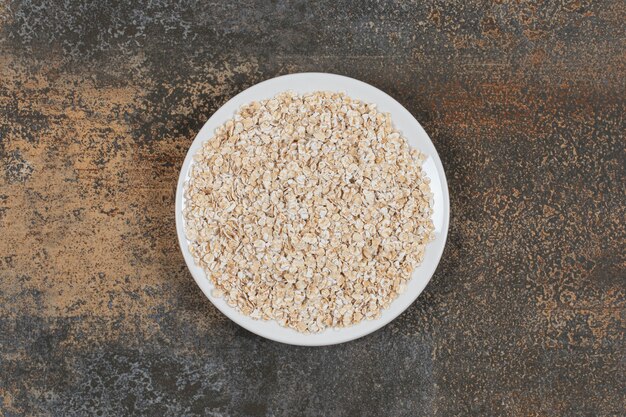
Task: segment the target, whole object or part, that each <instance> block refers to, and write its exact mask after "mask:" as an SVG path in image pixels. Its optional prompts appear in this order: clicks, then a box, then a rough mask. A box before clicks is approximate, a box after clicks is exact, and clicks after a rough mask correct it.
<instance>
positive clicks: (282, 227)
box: [184, 92, 433, 332]
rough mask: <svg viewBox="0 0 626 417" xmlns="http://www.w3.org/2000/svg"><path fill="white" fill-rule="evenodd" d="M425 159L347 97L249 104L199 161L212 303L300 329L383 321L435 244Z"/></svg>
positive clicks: (196, 232) (194, 183) (196, 242)
mask: <svg viewBox="0 0 626 417" xmlns="http://www.w3.org/2000/svg"><path fill="white" fill-rule="evenodd" d="M424 159H425V156H424V155H423V154H421V153H420V152H419V151H417V150H415V149H410V148H409V146H408V144H407V142H406V140H405V139H404V138H402V137H401V135H400V134H399V133H398V132H397V131H396V130H395V129H394V127H393V125H392V121H391V118H390V116H389V115H388V114H383V113H379V112H378V111H377V110H376V107H375V106H374V105H371V104H366V103H363V102H361V101H357V100H353V99H351V98H350V97H348V96H346V95H345V94H341V93H331V92H315V93H309V94H304V95H298V94H295V93H291V92H288V93H282V94H280V95H278V96H276V97H274V98H272V99H270V100H265V101H261V102H253V103H250V104H248V105H245V106H243V107H242V108H241V109H240V110H239V112H238V113H237V114H236V115H235V117H234V118H233V119H231V120H229V121H227V122H226V123H225V124H224V125H223V126H221V127H220V128H218V129H217V130H216V132H215V135H214V137H212V138H211V139H210V140H208V141H207V142H206V143H204V145H203V147H202V149H201V150H200V151H199V152H198V153H197V154H196V155H195V156H194V163H193V165H192V168H191V173H190V178H189V180H188V182H187V183H186V184H185V186H186V188H185V194H184V196H185V209H184V219H185V229H186V230H185V231H186V235H187V238H188V240H189V242H190V245H189V250H190V251H191V254H192V255H193V257H194V259H195V261H196V263H197V264H198V265H200V266H201V267H202V268H203V269H204V271H205V272H206V274H207V276H208V277H209V279H210V280H211V281H212V282H213V284H214V285H215V290H214V292H213V295H214V296H218V297H223V298H224V299H225V300H226V301H227V302H228V304H229V305H231V306H234V307H236V308H237V309H238V310H240V311H241V312H242V313H244V314H246V315H249V316H251V317H253V318H258V319H264V320H276V321H277V322H278V323H280V324H281V325H283V326H288V327H291V328H294V329H296V330H298V331H300V332H319V331H321V330H323V329H325V328H327V327H341V326H348V325H351V324H355V323H358V322H360V321H361V320H363V319H372V318H376V317H378V316H379V315H380V313H381V310H382V309H384V308H387V307H388V306H389V305H390V303H391V302H392V301H393V300H394V299H395V298H396V297H397V296H398V294H399V293H401V292H402V291H403V290H404V288H405V286H406V284H407V282H408V281H409V280H410V278H411V273H412V271H413V270H414V269H415V267H416V266H417V265H418V264H419V263H420V262H421V260H422V258H423V255H424V248H425V245H426V244H427V243H428V242H429V241H430V240H432V239H433V224H432V221H431V215H432V194H431V192H430V187H429V180H428V178H426V177H425V175H424V173H423V172H422V169H421V163H422V161H423V160H424Z"/></svg>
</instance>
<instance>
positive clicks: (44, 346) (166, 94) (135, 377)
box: [0, 0, 626, 417]
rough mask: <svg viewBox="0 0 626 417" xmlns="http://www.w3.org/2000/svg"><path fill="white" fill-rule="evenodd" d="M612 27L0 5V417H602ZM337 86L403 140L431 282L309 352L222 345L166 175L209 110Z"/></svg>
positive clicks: (612, 359) (614, 150) (511, 17)
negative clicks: (411, 158)
mask: <svg viewBox="0 0 626 417" xmlns="http://www.w3.org/2000/svg"><path fill="white" fill-rule="evenodd" d="M625 16H626V5H625V3H624V2H622V1H619V0H612V1H594V2H592V1H589V0H573V1H572V0H564V1H559V2H552V1H548V2H540V3H539V4H537V3H535V2H527V1H524V0H509V1H507V0H500V1H493V2H483V1H478V0H463V1H443V0H441V1H439V0H438V1H397V2H392V1H386V2H371V1H365V2H356V1H355V2H350V1H345V0H340V1H318V2H307V1H285V0H277V1H271V2H253V1H239V2H206V1H194V0H184V1H183V0H175V1H169V0H168V1H165V0H152V1H148V2H126V1H100V0H85V1H64V2H61V1H46V0H38V1H33V0H25V1H14V2H11V1H9V2H2V3H1V4H0V416H3V417H8V416H22V415H28V416H48V415H49V416H121V415H146V416H161V415H164V416H166V415H167V416H200V415H209V416H245V415H249V416H338V417H342V416H372V417H374V416H411V417H413V416H487V415H489V416H497V415H502V416H513V415H515V416H594V417H595V416H618V415H623V412H624V409H626V399H625V392H626V376H625V374H626V373H625V364H626V360H625V359H624V358H625V355H626V350H625V346H624V321H625V320H624V319H625V317H626V314H625V313H626V295H625V291H626V290H625V285H624V284H625V282H626V274H625V250H624V242H625V241H626V236H625V235H626V233H625V232H626V230H625V218H626V213H625V211H626V210H625V200H624V180H625V178H624V173H625V172H624V171H625V167H626V150H625V140H624V139H625V138H624V132H625V131H626V129H625V128H626V126H625V123H624V114H625V113H626V112H625V110H626V109H625V97H626V83H625V82H624V80H625V79H626V60H625V56H626V27H625V26H624V23H623V22H624V20H625ZM300 71H323V72H333V73H338V74H345V75H348V76H352V77H355V78H358V79H361V80H363V81H366V82H368V83H370V84H372V85H374V86H376V87H379V88H381V89H383V90H385V91H387V92H388V93H390V94H391V95H392V96H394V97H395V98H397V99H398V100H399V101H400V102H401V103H402V104H403V105H404V106H405V107H406V108H407V109H409V111H411V112H412V113H413V114H414V115H415V116H416V118H417V119H418V120H419V121H420V122H421V123H422V124H423V126H424V128H425V129H426V131H427V132H428V133H429V134H430V136H431V138H432V140H433V142H434V143H435V146H436V147H437V149H438V151H439V154H440V156H441V159H442V160H443V164H444V166H445V169H446V173H447V175H448V179H449V187H450V195H451V205H452V211H451V227H450V234H449V240H448V245H447V248H446V250H445V253H444V256H443V259H442V262H441V264H440V266H439V268H438V270H437V272H436V274H435V275H434V277H433V279H432V281H431V283H430V284H429V285H428V287H427V288H426V290H425V292H424V293H423V294H422V296H421V297H420V298H419V299H418V300H417V302H415V303H414V304H413V305H412V306H411V307H410V308H409V309H408V310H407V311H406V312H405V313H404V314H403V315H402V316H400V317H399V318H398V319H397V320H395V321H394V322H392V323H391V324H390V325H388V326H386V327H384V328H383V329H381V330H380V331H378V332H376V333H374V334H372V335H370V336H367V337H364V338H362V339H360V340H357V341H354V342H351V343H347V344H343V345H339V346H332V347H326V348H302V347H292V346H286V345H281V344H278V343H274V342H271V341H267V340H264V339H262V338H259V337H257V336H255V335H253V334H251V333H248V332H247V331H245V330H243V329H241V328H239V327H238V326H237V325H235V324H234V323H232V322H230V321H229V320H228V319H227V318H226V317H225V316H223V315H222V314H221V313H219V312H218V311H217V310H216V309H215V308H214V307H213V306H212V305H211V304H210V302H209V301H208V300H206V299H205V298H204V296H203V295H202V293H201V292H200V290H199V289H198V288H197V286H196V285H195V283H194V281H193V280H192V278H191V276H190V274H189V273H188V272H187V269H186V267H185V264H184V261H183V258H182V256H181V254H180V253H179V250H178V246H177V241H176V235H175V228H174V209H173V208H174V192H175V187H176V180H177V175H178V171H179V168H180V166H181V164H182V161H183V159H184V156H185V152H186V150H187V148H188V146H189V145H190V143H191V141H192V140H193V138H194V135H195V133H196V132H197V131H198V130H199V129H200V127H201V126H202V124H203V123H204V122H205V121H206V120H207V119H208V117H209V116H210V115H211V114H212V113H213V112H214V111H215V110H216V109H217V108H219V106H220V105H221V104H223V103H224V102H225V101H226V100H228V99H229V98H230V97H231V96H233V95H234V94H236V93H237V92H239V91H241V90H243V89H244V88H246V87H248V86H250V85H253V84H255V83H257V82H259V81H262V80H265V79H268V78H271V77H275V76H278V75H281V74H287V73H292V72H300Z"/></svg>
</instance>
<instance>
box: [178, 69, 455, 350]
mask: <svg viewBox="0 0 626 417" xmlns="http://www.w3.org/2000/svg"><path fill="white" fill-rule="evenodd" d="M287 90H292V91H295V92H297V93H305V92H311V91H319V90H326V91H344V92H345V93H346V94H347V95H349V96H350V97H352V98H355V99H360V100H362V101H365V102H368V103H376V104H377V106H378V110H379V111H382V112H389V113H391V118H392V120H393V122H394V125H395V126H396V128H397V129H398V130H399V131H400V132H402V134H403V136H404V137H405V138H406V139H407V140H408V142H409V144H410V145H411V146H412V147H416V148H418V149H419V150H421V151H422V152H424V153H425V154H426V155H428V159H427V160H426V161H425V162H424V165H423V170H424V171H425V173H426V175H427V176H428V177H429V178H430V180H431V183H430V185H431V189H432V192H433V194H434V214H433V222H434V225H435V240H434V241H432V242H430V243H429V244H428V245H427V246H426V251H425V256H424V261H423V262H422V264H421V265H420V266H419V267H417V268H416V269H415V271H414V272H413V276H412V279H411V280H410V282H409V284H408V285H407V288H406V290H405V292H404V293H402V294H401V295H400V296H399V297H398V298H397V299H396V300H394V301H393V302H392V303H391V306H390V307H389V308H388V309H386V310H384V311H383V312H382V315H381V316H380V318H378V319H376V320H363V321H362V322H360V323H359V324H356V325H353V326H350V327H345V328H337V329H327V330H325V331H324V332H321V333H316V334H303V333H299V332H297V331H295V330H292V329H288V328H285V327H281V326H280V325H279V324H278V323H276V322H275V321H263V320H254V319H252V318H250V317H248V316H245V315H243V314H242V313H239V312H238V311H237V310H235V309H234V308H233V307H230V306H229V305H228V304H227V303H226V302H225V301H224V300H223V299H221V298H216V297H213V296H212V295H211V290H212V289H213V284H212V283H211V281H210V280H209V279H207V277H206V275H205V273H204V271H203V270H202V268H200V267H199V266H197V265H196V264H195V263H194V260H193V257H192V256H191V253H189V249H188V246H189V243H188V241H187V238H186V237H185V232H184V220H183V207H184V204H185V202H184V199H183V184H184V183H185V181H186V180H187V179H188V177H189V171H190V169H189V168H190V167H191V164H192V163H193V155H194V154H195V153H196V152H197V151H198V150H199V149H200V147H201V145H202V143H203V142H205V141H206V140H208V139H210V138H211V137H212V136H213V132H214V131H215V129H216V128H217V127H218V126H220V125H221V124H223V123H224V122H225V121H226V120H228V119H230V118H232V117H233V115H234V114H235V112H236V111H237V110H238V109H239V107H241V106H242V105H243V104H246V103H249V102H251V101H255V100H257V101H258V100H263V99H267V98H271V97H273V96H275V95H276V94H278V93H280V92H282V91H287ZM449 215H450V201H449V197H448V185H447V183H446V176H445V174H444V172H443V166H442V165H441V161H440V159H439V155H437V151H436V150H435V146H434V145H433V143H432V142H431V140H430V138H429V137H428V135H427V134H426V132H425V131H424V129H423V128H422V126H420V124H419V123H418V122H417V120H415V118H414V117H413V116H412V115H411V113H409V112H408V110H406V109H405V108H404V107H402V105H401V104H400V103H398V102H397V101H396V100H394V99H393V98H391V97H390V96H389V95H387V94H386V93H384V92H382V91H381V90H379V89H377V88H375V87H372V86H371V85H369V84H366V83H364V82H361V81H357V80H355V79H353V78H348V77H344V76H341V75H335V74H325V73H300V74H290V75H284V76H282V77H277V78H273V79H271V80H267V81H263V82H262V83H259V84H257V85H254V86H252V87H250V88H248V89H247V90H245V91H243V92H241V93H239V94H238V95H236V96H235V97H233V98H232V99H230V100H229V101H228V102H227V103H226V104H224V105H223V106H222V107H221V108H220V109H219V110H218V111H216V112H215V114H213V116H211V118H210V119H209V120H208V121H207V122H206V123H205V125H204V126H203V127H202V129H201V130H200V132H199V133H198V136H196V138H195V139H194V141H193V143H192V144H191V147H190V148H189V151H188V152H187V156H186V158H185V162H184V163H183V167H182V169H181V171H180V177H179V179H178V188H177V189H176V230H177V232H178V242H179V244H180V248H181V250H182V251H183V256H184V257H185V262H186V263H187V267H188V268H189V271H191V275H192V276H193V278H194V279H195V280H196V283H197V284H198V286H199V287H200V288H201V289H202V292H203V293H204V295H206V296H207V298H208V299H209V300H210V301H211V302H212V303H213V304H214V305H215V307H217V308H218V309H219V310H220V311H221V312H222V313H224V314H225V315H226V316H227V317H228V318H230V319H231V320H232V321H234V322H235V323H237V324H239V325H240V326H242V327H244V328H246V329H247V330H249V331H251V332H253V333H256V334H258V335H259V336H263V337H266V338H268V339H272V340H275V341H277V342H282V343H288V344H292V345H303V346H323V345H332V344H335V343H342V342H347V341H349V340H354V339H356V338H359V337H361V336H365V335H366V334H369V333H372V332H374V331H376V330H378V329H379V328H381V327H382V326H384V325H385V324H387V323H389V322H390V321H391V320H393V319H394V318H396V317H397V316H398V315H400V313H402V312H403V311H404V310H406V308H407V307H409V306H410V305H411V303H413V301H415V299H416V298H417V297H418V296H419V295H420V293H421V292H422V290H423V289H424V287H425V286H426V284H428V281H430V278H431V277H432V275H433V273H434V272H435V269H436V268H437V264H438V263H439V259H440V258H441V254H442V253H443V248H444V246H445V243H446V236H447V234H448V223H449Z"/></svg>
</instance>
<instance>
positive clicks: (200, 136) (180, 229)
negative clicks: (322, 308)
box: [175, 72, 450, 346]
mask: <svg viewBox="0 0 626 417" xmlns="http://www.w3.org/2000/svg"><path fill="white" fill-rule="evenodd" d="M308 77H312V78H326V79H329V80H330V79H335V80H338V81H345V82H346V83H352V84H353V85H357V86H359V87H361V88H365V89H369V90H371V91H372V92H373V93H375V94H378V95H381V96H382V97H383V98H385V99H386V100H388V101H390V102H391V103H392V104H393V105H394V106H397V107H398V111H401V112H403V113H404V114H405V117H406V116H408V117H409V118H410V122H415V124H416V125H417V126H418V127H419V129H420V130H421V132H420V133H422V134H423V135H424V136H425V138H426V139H427V141H428V142H429V144H430V148H431V149H430V150H429V151H428V152H425V151H424V150H423V149H420V150H421V151H424V153H426V154H427V156H429V157H431V158H432V159H433V161H434V164H435V168H436V171H437V174H438V176H439V180H440V183H441V191H442V194H443V195H442V197H443V206H444V216H443V219H442V220H443V224H442V228H441V236H442V243H441V244H440V246H439V247H438V248H437V249H438V250H437V253H436V254H435V256H434V257H435V258H436V261H435V262H434V266H433V267H432V271H430V272H429V273H428V277H427V279H425V280H424V281H423V285H422V286H421V288H419V289H418V291H416V292H415V294H414V295H413V296H412V297H411V300H410V302H408V303H407V304H406V306H405V307H404V308H402V309H400V310H399V311H397V312H394V313H393V314H392V315H391V316H389V317H386V318H384V319H383V318H382V317H379V318H377V319H374V320H364V321H362V322H361V323H359V324H357V325H356V326H359V325H361V324H363V323H367V324H369V325H368V326H365V328H364V330H362V331H360V332H357V333H356V334H350V335H347V336H344V337H342V336H341V335H340V333H341V331H342V330H346V329H351V328H353V327H354V326H348V327H345V328H329V329H327V330H325V331H324V332H321V333H316V334H307V333H300V332H297V331H296V330H293V329H290V330H291V331H292V332H293V333H294V337H283V336H278V335H273V334H271V333H269V334H268V333H266V332H263V331H262V330H259V328H258V327H255V326H254V325H251V324H250V323H247V322H246V320H245V319H249V317H248V316H246V315H244V314H243V313H240V312H239V311H237V310H236V309H235V308H234V307H230V306H228V305H227V304H226V303H225V302H224V303H223V305H219V304H220V303H219V301H217V302H216V301H214V300H213V297H212V296H211V295H210V288H208V287H207V285H208V286H212V285H213V284H212V282H211V280H210V279H209V278H208V277H206V274H205V273H204V271H202V275H203V276H202V277H199V276H197V275H198V274H197V273H195V272H194V267H195V268H200V267H199V266H198V265H196V264H195V261H194V260H193V257H192V256H191V253H190V252H189V249H188V248H187V247H186V246H187V245H188V244H189V241H188V240H187V237H186V236H185V233H184V219H183V214H182V209H183V198H184V196H183V194H184V183H185V181H186V179H187V177H188V173H189V170H190V168H191V165H192V163H193V156H194V154H195V153H196V152H197V149H195V148H196V147H197V146H199V145H198V143H199V144H201V143H203V142H204V141H206V140H208V139H209V138H210V137H212V136H213V132H207V131H208V130H209V129H210V128H209V125H210V124H211V122H212V121H213V119H219V118H220V117H222V113H225V111H228V110H225V109H228V108H229V107H232V106H233V103H236V102H238V101H240V100H241V99H242V97H244V96H246V95H250V94H251V93H253V92H254V90H261V89H262V88H263V87H264V86H267V84H271V83H279V82H281V81H284V80H286V79H290V78H291V79H294V78H308ZM289 90H290V88H289V87H284V88H282V89H279V90H276V91H274V92H271V94H267V95H266V96H267V97H268V98H269V97H272V96H275V95H276V94H278V93H280V92H282V91H289ZM319 90H321V91H329V89H325V88H323V87H322V88H317V89H311V91H319ZM337 91H341V90H337ZM348 95H349V96H351V97H352V95H351V94H348ZM354 98H356V99H360V98H359V97H354ZM254 100H258V99H256V98H251V99H249V100H248V101H254ZM363 101H366V100H363ZM367 101H369V100H367ZM376 104H378V103H376ZM239 107H240V105H237V106H236V109H237V108H239ZM236 109H235V111H236ZM233 115H234V113H233ZM226 117H227V118H226V119H225V120H227V119H228V115H226ZM230 117H232V115H231V116H230ZM392 118H393V113H392ZM225 120H224V121H225ZM224 121H218V122H217V125H218V126H219V125H220V124H221V123H223V122H224ZM403 136H404V135H403ZM192 151H193V152H192ZM175 218H176V234H177V238H178V245H179V248H180V250H181V252H182V254H183V258H184V259H185V264H186V266H187V270H188V271H189V273H190V274H191V276H192V277H193V279H194V281H195V282H196V285H198V287H200V290H201V291H202V292H203V294H204V295H205V297H206V298H207V299H208V300H209V301H210V302H211V304H213V305H214V306H215V307H216V308H217V309H218V310H219V311H220V312H222V314H224V315H225V316H226V317H228V318H229V319H230V320H232V321H233V322H235V323H236V324H237V325H239V326H241V327H243V328H244V329H246V330H248V331H250V332H252V333H254V334H256V335H258V336H261V337H263V338H266V339H270V340H273V341H276V342H280V343H285V344H289V345H297V346H330V345H334V344H339V343H345V342H349V341H352V340H356V339H359V338H361V337H363V336H366V335H368V334H371V333H374V332H376V331H377V330H379V329H380V328H382V327H384V326H385V325H387V324H389V323H390V322H391V321H393V320H395V319H396V318H397V317H399V316H400V315H401V314H402V313H404V312H405V311H406V310H407V309H408V308H409V307H410V306H411V305H412V304H413V303H414V302H415V300H417V298H418V297H419V296H420V295H421V294H422V292H423V291H424V288H425V287H426V286H427V285H428V283H429V282H430V280H431V279H432V277H433V275H434V274H435V272H436V270H437V268H438V266H439V263H440V261H441V257H442V256H443V252H444V250H445V246H446V243H447V237H448V230H449V224H450V196H449V190H448V182H447V178H446V175H445V170H444V169H443V164H442V162H441V159H440V157H439V153H438V152H437V149H436V148H435V145H434V143H433V142H432V140H431V139H430V136H428V134H427V133H426V131H425V130H424V128H423V127H422V125H421V124H420V123H419V121H418V120H417V119H416V118H415V117H414V116H413V114H411V112H409V111H408V110H407V109H406V108H405V107H404V106H403V105H402V104H401V103H400V102H398V101H397V100H396V99H395V98H393V97H392V96H390V95H389V94H387V93H386V92H384V91H382V90H380V89H379V88H377V87H374V86H372V85H370V84H368V83H365V82H363V81H360V80H357V79H355V78H351V77H347V76H344V75H339V74H332V73H325V72H298V73H291V74H285V75H281V76H278V77H274V78H269V79H267V80H264V81H261V82H259V83H257V84H254V85H252V86H250V87H248V88H246V89H244V90H242V91H241V92H239V93H238V94H236V95H235V96H233V97H232V98H230V99H229V100H227V101H226V102H225V103H224V104H222V105H221V106H220V107H219V108H218V109H217V110H216V111H215V112H214V113H213V114H212V115H211V116H210V117H209V118H208V119H207V121H206V122H205V123H204V124H203V126H202V128H201V129H200V130H199V131H198V133H197V134H196V136H195V137H194V139H193V141H192V142H191V143H190V144H189V148H188V149H187V153H186V154H185V159H184V160H183V163H182V165H181V168H180V173H179V176H178V182H177V186H176V196H175ZM427 250H428V245H427ZM420 265H421V264H420ZM418 268H419V266H418ZM414 273H415V270H414V271H413V274H414ZM415 278H416V277H415V276H411V280H414V279H415ZM398 298H399V297H398ZM398 298H396V299H394V300H393V301H392V304H391V305H393V303H394V302H397V301H398ZM390 309H391V306H390V307H388V308H387V309H386V310H390ZM272 322H274V323H276V322H275V321H263V320H254V321H253V323H272ZM276 325H278V323H276ZM327 332H331V333H334V337H331V338H330V340H325V338H322V339H323V340H318V339H319V338H315V337H314V336H320V335H324V334H326V333H327ZM294 338H295V339H294ZM307 338H309V339H308V340H307ZM311 338H313V340H311Z"/></svg>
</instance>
